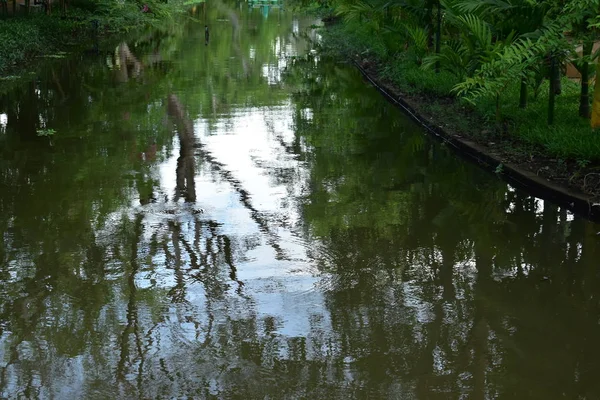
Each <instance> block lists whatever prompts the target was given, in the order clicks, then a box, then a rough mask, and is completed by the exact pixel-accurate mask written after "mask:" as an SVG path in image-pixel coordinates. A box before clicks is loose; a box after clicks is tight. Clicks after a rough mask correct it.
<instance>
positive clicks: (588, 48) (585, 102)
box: [579, 42, 594, 118]
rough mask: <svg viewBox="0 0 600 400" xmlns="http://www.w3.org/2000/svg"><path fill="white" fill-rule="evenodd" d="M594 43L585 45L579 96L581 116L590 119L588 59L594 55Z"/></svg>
mask: <svg viewBox="0 0 600 400" xmlns="http://www.w3.org/2000/svg"><path fill="white" fill-rule="evenodd" d="M593 48H594V42H587V43H584V44H583V54H582V56H583V58H584V61H583V64H582V65H581V94H580V96H579V116H580V117H583V118H590V113H591V110H590V63H589V61H587V60H586V57H587V56H589V55H590V54H592V50H593Z"/></svg>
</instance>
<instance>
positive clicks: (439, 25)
mask: <svg viewBox="0 0 600 400" xmlns="http://www.w3.org/2000/svg"><path fill="white" fill-rule="evenodd" d="M436 30H437V35H436V37H435V54H440V49H441V43H442V4H441V2H440V0H438V2H437V29H436ZM435 73H436V74H439V73H440V62H439V61H436V63H435Z"/></svg>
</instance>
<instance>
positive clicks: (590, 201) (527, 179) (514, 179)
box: [353, 60, 600, 221]
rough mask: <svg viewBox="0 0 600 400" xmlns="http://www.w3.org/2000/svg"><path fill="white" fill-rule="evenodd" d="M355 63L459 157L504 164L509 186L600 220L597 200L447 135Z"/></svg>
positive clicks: (492, 167)
mask: <svg viewBox="0 0 600 400" xmlns="http://www.w3.org/2000/svg"><path fill="white" fill-rule="evenodd" d="M353 63H354V65H355V66H356V67H357V68H358V70H359V71H360V72H361V73H362V75H363V76H364V77H365V78H366V79H367V81H369V82H370V83H371V84H372V85H373V86H374V87H375V88H376V89H377V90H378V91H379V92H380V93H382V94H383V95H384V96H385V97H386V98H387V99H388V100H389V101H391V102H392V103H394V104H395V105H397V106H398V107H400V108H401V109H402V110H403V111H404V112H405V113H406V114H408V116H409V117H411V119H413V120H414V121H415V122H417V123H418V124H419V125H421V127H423V128H425V130H427V131H428V132H429V133H430V134H432V135H433V136H434V137H436V138H437V139H439V140H441V141H443V142H444V143H446V144H448V145H450V146H452V147H453V148H454V149H455V150H456V151H457V152H458V153H459V154H460V155H464V156H467V157H468V158H469V159H470V160H471V161H475V162H476V163H477V164H479V165H480V166H482V167H483V168H485V169H487V170H490V171H495V170H496V168H497V167H498V166H499V165H502V172H500V173H499V174H500V175H502V177H503V178H504V179H505V180H506V181H508V182H509V183H510V184H512V185H514V186H517V187H519V188H521V189H524V190H526V191H528V192H529V193H531V194H532V195H534V196H536V197H540V198H542V199H547V200H550V201H553V202H555V203H557V204H559V205H561V206H563V207H566V208H567V209H569V210H571V211H573V212H575V213H577V214H580V215H582V216H584V217H586V218H589V219H591V220H593V221H600V202H598V201H597V200H596V199H595V198H594V197H592V196H588V195H585V194H582V193H578V192H575V191H573V190H571V189H569V188H566V187H563V186H559V185H557V184H554V183H552V182H550V181H548V180H547V179H544V178H542V177H540V176H538V175H536V174H534V173H533V172H531V171H526V170H524V169H522V168H520V167H518V166H517V165H514V164H512V163H508V162H505V161H503V160H501V159H500V158H498V157H496V156H495V155H492V154H490V153H489V152H488V151H486V150H485V148H483V147H482V146H480V145H479V144H477V143H475V142H474V141H471V140H468V139H464V138H458V137H456V136H452V135H450V134H448V133H447V132H446V131H444V130H443V129H442V128H441V127H439V126H436V125H433V124H432V123H430V122H429V121H427V120H426V119H425V118H423V116H421V115H420V114H419V113H418V111H416V110H415V109H414V108H413V107H411V106H410V105H409V104H408V103H407V102H406V101H405V100H403V99H402V98H400V97H398V96H395V95H393V94H392V93H391V90H389V88H386V85H384V84H382V83H380V82H379V81H378V80H377V79H376V78H374V77H373V76H371V75H370V74H369V73H368V72H367V71H366V70H365V69H364V68H363V67H362V66H361V65H360V64H359V63H358V62H357V61H356V60H354V61H353Z"/></svg>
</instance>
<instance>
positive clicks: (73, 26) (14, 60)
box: [0, 0, 183, 77]
mask: <svg viewBox="0 0 600 400" xmlns="http://www.w3.org/2000/svg"><path fill="white" fill-rule="evenodd" d="M90 4H91V5H93V9H92V8H89V7H90ZM148 4H150V9H151V11H152V12H151V13H142V12H141V10H140V9H139V6H138V5H137V4H136V3H135V2H110V3H109V2H94V3H83V2H79V3H78V2H74V3H73V4H71V6H70V8H69V11H68V12H67V13H66V14H65V15H64V16H61V15H60V12H59V11H58V10H56V11H55V13H54V14H53V15H50V16H49V15H45V14H42V13H33V14H30V15H28V16H21V15H17V16H14V17H12V16H0V77H1V76H6V75H7V74H8V73H9V72H11V71H16V70H17V69H22V64H23V63H24V62H25V61H26V60H29V59H32V58H33V57H36V56H41V55H50V56H51V55H52V54H53V53H57V52H59V51H60V50H64V49H65V48H66V47H67V46H69V45H74V44H78V43H81V42H82V41H89V40H91V38H92V36H93V34H94V32H97V33H98V34H99V35H106V34H110V33H116V32H124V31H129V30H133V29H139V27H141V26H148V25H156V24H159V23H162V22H163V21H164V20H167V19H170V18H171V17H172V16H173V15H174V14H176V13H177V12H179V11H180V10H182V9H183V2H182V1H177V0H172V1H170V2H169V3H153V2H151V1H148ZM92 21H94V23H93V22H92ZM96 23H97V26H98V29H97V30H96V28H94V24H96Z"/></svg>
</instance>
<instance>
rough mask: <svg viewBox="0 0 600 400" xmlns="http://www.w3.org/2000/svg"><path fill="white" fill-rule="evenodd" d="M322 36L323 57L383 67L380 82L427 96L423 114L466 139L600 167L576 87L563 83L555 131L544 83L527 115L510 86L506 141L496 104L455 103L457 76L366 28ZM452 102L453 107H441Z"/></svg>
mask: <svg viewBox="0 0 600 400" xmlns="http://www.w3.org/2000/svg"><path fill="white" fill-rule="evenodd" d="M322 33H323V40H322V44H321V46H322V53H323V55H325V56H338V57H339V56H340V55H343V56H346V57H353V58H356V57H358V58H359V59H364V60H368V61H374V62H376V63H377V64H378V65H380V66H382V67H381V73H380V75H381V77H382V78H384V79H386V80H388V81H390V82H391V83H393V84H394V86H395V87H397V88H398V89H399V90H400V91H401V92H402V93H403V94H407V95H420V96H427V97H428V98H429V99H430V101H427V102H426V104H424V105H423V108H424V111H426V112H427V113H429V114H430V115H436V116H437V118H436V120H438V121H440V120H441V121H444V122H447V124H448V125H449V126H451V127H453V128H455V129H457V130H459V131H460V132H462V133H465V134H468V135H469V136H471V137H479V138H480V139H484V140H494V141H496V140H497V139H503V138H504V141H505V142H506V144H505V145H507V146H512V147H518V148H513V149H512V150H513V153H516V154H522V155H526V154H533V153H537V154H539V155H542V156H545V157H550V158H556V159H559V161H560V160H571V161H576V162H577V163H578V164H579V165H585V166H587V165H589V164H598V163H600V132H598V131H594V130H593V129H591V127H590V125H589V120H587V119H583V118H580V117H579V115H578V107H579V92H580V85H579V83H578V82H573V81H571V80H569V79H566V78H564V79H563V81H562V94H561V95H560V96H557V97H556V106H555V122H554V124H553V125H551V126H548V124H547V113H548V83H547V82H545V83H543V85H542V87H541V88H540V91H539V95H538V96H537V98H534V94H533V90H532V89H530V94H529V104H528V107H527V108H526V109H521V108H519V106H518V105H519V90H520V83H519V82H514V84H512V85H509V86H508V87H507V88H506V89H505V91H504V93H503V94H502V96H501V112H502V118H503V124H502V127H507V130H508V134H509V138H508V140H506V137H505V133H504V132H503V134H502V135H500V134H497V132H500V131H502V130H503V129H504V128H501V127H500V126H498V124H497V122H496V100H495V98H481V99H478V100H477V102H476V103H475V104H471V103H468V102H466V101H465V100H463V99H458V98H456V96H455V95H454V93H453V92H452V88H453V87H454V85H456V84H457V83H458V82H459V81H458V79H457V78H456V77H455V76H454V75H451V74H449V73H446V72H443V71H442V72H440V73H439V74H436V73H435V71H433V70H425V69H422V68H421V67H420V66H419V65H418V64H417V62H416V60H417V57H416V56H415V55H414V54H412V53H411V50H410V49H408V50H404V49H401V50H396V51H393V50H389V49H388V47H387V46H386V42H385V40H386V38H385V37H384V35H379V34H377V35H375V34H373V33H371V32H369V30H368V28H362V27H360V26H358V27H356V26H352V27H348V26H345V25H344V24H337V25H335V26H332V27H329V28H327V29H324V30H323V32H322ZM388 43H389V40H388ZM449 98H451V99H453V100H454V101H442V100H443V99H446V100H447V99H449ZM482 122H483V123H484V124H485V125H484V126H482ZM494 132H496V133H494ZM494 135H495V136H494Z"/></svg>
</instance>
